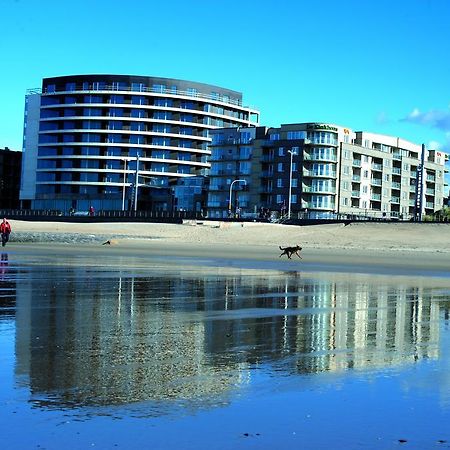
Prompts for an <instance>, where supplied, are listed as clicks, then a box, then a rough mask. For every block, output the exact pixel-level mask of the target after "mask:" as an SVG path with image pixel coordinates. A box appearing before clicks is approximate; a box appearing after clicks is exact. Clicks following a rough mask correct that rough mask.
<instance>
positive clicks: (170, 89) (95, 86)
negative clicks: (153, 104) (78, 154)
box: [45, 81, 241, 104]
mask: <svg viewBox="0 0 450 450" xmlns="http://www.w3.org/2000/svg"><path fill="white" fill-rule="evenodd" d="M80 90H82V91H132V92H160V93H166V94H180V95H188V96H192V97H198V96H199V95H202V96H203V95H206V96H207V97H208V98H211V99H212V100H217V101H221V102H224V103H230V102H232V103H237V104H240V102H241V99H240V98H230V96H229V95H227V94H222V93H219V92H215V91H211V92H209V93H206V94H203V93H201V92H199V91H198V89H196V88H191V87H188V88H186V90H180V89H179V88H178V86H177V85H170V86H169V85H165V84H152V85H148V86H147V85H145V84H144V83H127V82H125V81H113V82H109V83H108V82H106V81H91V82H89V81H84V82H82V83H74V82H70V83H66V84H65V85H64V86H57V85H56V84H54V83H51V84H48V85H47V86H46V89H45V92H46V93H56V92H58V91H66V92H71V91H80Z"/></svg>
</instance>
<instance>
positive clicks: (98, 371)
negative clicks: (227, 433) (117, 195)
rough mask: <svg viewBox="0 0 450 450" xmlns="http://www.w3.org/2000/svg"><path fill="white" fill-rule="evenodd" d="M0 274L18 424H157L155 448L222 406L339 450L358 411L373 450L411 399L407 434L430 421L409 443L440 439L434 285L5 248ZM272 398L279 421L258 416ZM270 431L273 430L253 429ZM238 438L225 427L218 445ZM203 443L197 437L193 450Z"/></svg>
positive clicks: (440, 355) (0, 316)
mask: <svg viewBox="0 0 450 450" xmlns="http://www.w3.org/2000/svg"><path fill="white" fill-rule="evenodd" d="M0 281H1V286H0V343H1V345H2V349H4V352H3V355H2V357H1V363H2V369H1V375H2V378H3V379H5V380H8V379H10V380H11V382H10V383H8V382H6V383H3V385H2V386H1V387H0V392H1V403H2V406H3V407H4V406H6V407H7V408H8V407H9V409H10V410H14V409H15V410H16V411H12V412H15V413H17V412H19V415H22V420H23V421H25V422H27V421H30V423H33V421H38V420H40V419H39V418H38V417H40V414H49V413H50V412H53V413H54V414H56V416H52V417H53V420H56V421H58V420H62V419H61V417H62V416H61V415H62V414H63V415H64V416H66V415H67V414H69V415H75V416H76V417H77V420H82V421H90V420H93V418H95V417H115V418H120V419H121V420H124V419H126V418H127V417H128V418H135V419H136V418H141V420H142V418H146V419H148V420H152V421H157V420H160V422H156V423H157V424H158V427H159V428H158V429H159V431H160V433H159V434H161V436H160V437H158V436H159V434H158V432H157V431H155V430H154V431H155V433H154V434H153V435H152V439H153V443H154V445H155V448H157V445H158V439H160V438H161V439H162V433H163V431H162V430H163V429H164V427H165V426H166V422H164V418H165V417H166V418H167V417H170V418H171V420H172V421H173V420H177V419H179V418H181V417H189V418H190V419H189V420H190V421H193V422H192V423H191V425H190V426H191V427H192V429H195V427H201V423H203V424H206V423H207V424H209V426H210V427H211V424H212V423H214V426H213V429H214V428H215V427H217V426H218V424H220V422H221V420H222V419H221V418H220V414H225V416H226V415H227V413H228V414H232V416H233V419H231V420H230V417H228V418H227V420H228V423H229V426H230V427H232V426H233V424H234V426H235V427H236V428H237V429H236V436H237V435H240V436H241V437H242V436H244V437H253V438H255V439H256V438H257V439H261V441H260V442H265V444H267V445H268V446H270V439H274V440H277V441H278V442H280V440H281V442H284V444H285V447H289V446H290V445H291V444H292V445H294V442H295V441H294V442H291V441H292V439H293V436H295V435H296V434H295V431H292V430H291V428H294V427H295V426H296V427H297V428H298V427H300V428H305V427H306V429H307V430H308V432H306V431H305V429H303V434H302V436H303V437H302V439H303V440H302V443H303V444H305V443H306V444H307V443H308V442H309V443H310V445H312V443H315V444H317V445H319V444H320V442H322V441H321V440H324V439H325V437H324V436H325V434H324V436H320V434H321V433H325V431H326V430H327V428H328V433H335V434H334V439H338V441H335V443H336V444H337V445H338V446H339V445H340V444H339V439H342V445H343V446H344V445H348V444H350V443H351V442H353V440H354V439H358V433H356V435H355V432H354V430H353V431H352V425H349V419H350V418H351V423H355V421H358V420H360V419H358V417H359V416H360V415H361V414H362V413H363V412H364V414H365V415H366V416H367V417H370V423H367V422H366V423H365V425H364V426H365V427H366V429H368V431H367V432H366V434H365V435H364V436H365V437H366V438H367V439H368V440H369V442H372V447H371V446H370V445H369V447H371V448H374V447H376V446H377V445H376V444H380V442H384V441H380V439H388V438H387V437H386V435H385V434H383V433H381V437H380V436H378V437H376V435H377V434H380V432H379V431H378V428H379V427H380V425H381V424H383V426H384V425H385V423H386V421H387V423H389V420H392V419H393V418H396V417H397V415H402V414H403V415H405V408H406V407H407V408H410V409H411V408H412V410H414V413H412V412H411V411H409V412H406V415H407V417H409V418H410V419H411V417H414V419H413V420H416V421H417V423H416V426H414V424H411V423H408V425H407V426H405V425H403V426H404V430H405V431H403V433H405V432H409V433H410V434H413V433H414V430H415V428H417V427H418V426H419V424H421V426H423V425H424V421H426V420H428V421H431V422H432V423H433V427H435V428H434V430H432V429H431V428H430V429H429V431H428V434H429V436H427V435H426V433H425V432H422V434H419V435H417V436H416V442H418V441H417V439H419V437H421V438H423V439H425V438H427V439H429V441H427V442H429V443H432V444H433V445H434V444H436V445H437V443H439V442H438V440H439V439H441V440H443V439H444V438H445V439H448V438H449V436H448V435H447V436H443V430H444V429H445V427H444V424H445V422H446V421H448V418H449V416H450V414H449V408H450V401H449V400H450V377H449V375H448V373H449V370H448V369H450V358H449V356H450V346H449V344H450V339H449V320H448V317H449V304H450V302H449V301H448V298H449V297H448V291H447V289H446V288H445V287H442V286H440V285H439V283H436V286H433V287H430V285H429V284H427V285H426V286H425V285H421V283H420V280H417V281H416V282H414V280H411V279H409V280H408V281H405V279H404V278H401V279H400V278H399V279H398V280H396V279H395V278H394V279H388V278H386V277H369V276H355V275H350V274H347V275H345V274H344V275H343V274H340V275H339V276H338V275H333V274H326V275H324V274H321V276H318V275H311V274H302V273H298V272H276V271H272V272H264V273H260V272H258V271H256V270H241V269H236V268H233V269H221V268H211V267H210V268H198V267H197V268H196V267H188V266H184V267H172V268H168V267H150V268H146V269H145V270H143V269H142V268H137V269H133V268H130V267H128V268H127V269H120V268H111V267H103V268H102V267H93V266H88V265H83V264H81V265H80V264H76V265H74V264H67V265H63V266H61V265H60V266H56V265H45V264H30V265H28V264H26V263H24V262H23V261H15V260H14V256H13V255H12V256H10V257H9V258H8V255H7V254H4V255H3V256H2V261H1V266H0ZM27 405H28V406H27ZM268 405H269V406H268ZM270 405H272V407H274V408H275V409H278V412H279V414H282V415H286V416H288V417H289V418H288V419H286V420H285V421H284V420H281V416H277V415H275V416H274V417H272V416H271V415H270V414H271V413H268V412H266V413H263V412H261V410H260V408H262V409H264V408H268V409H267V411H269V410H270ZM369 405H370V408H368V406H369ZM419 405H420V408H421V411H420V412H419V411H417V410H418V406H419ZM27 408H29V409H27ZM398 408H400V411H399V410H398ZM30 411H32V412H30ZM331 411H333V414H332V420H331V417H328V415H329V414H330V412H331ZM10 412H11V411H10ZM36 414H37V415H36ZM218 414H219V417H217V415H218ZM430 414H431V417H429V415H430ZM293 416H295V417H297V419H298V420H297V422H295V423H296V425H294V423H293V422H292V421H293ZM58 417H59V419H58ZM251 417H253V418H254V419H256V418H259V422H258V423H259V428H257V427H256V425H255V424H254V426H255V428H257V429H258V431H255V430H254V431H253V432H251V433H246V432H245V431H244V429H245V428H244V429H243V430H240V431H238V427H239V424H240V423H241V424H242V423H246V421H247V423H248V424H249V425H248V426H249V428H252V426H251V425H250V423H251V422H252V419H251ZM312 417H314V418H315V420H316V422H315V421H314V420H313V419H311V418H312ZM194 418H195V419H194ZM427 418H428V419H427ZM299 421H300V422H299ZM304 421H307V422H308V423H303V422H304ZM324 421H325V422H326V423H327V425H326V426H325V425H324V423H325V422H324ZM12 422H14V421H12ZM431 422H430V423H431ZM182 423H183V422H182V421H178V426H179V427H182ZM289 423H291V428H286V429H285V427H289ZM299 423H301V425H302V426H300V425H299ZM332 423H333V425H332ZM441 423H442V426H443V428H442V430H440V424H441ZM128 426H129V427H130V426H131V425H130V422H128ZM371 427H372V428H371ZM377 427H378V428H377ZM436 427H437V428H436ZM271 428H273V433H272V435H271V437H270V438H269V437H268V436H267V432H266V431H263V430H267V429H271ZM183 429H184V428H183ZM344 429H345V430H346V431H343V430H344ZM370 430H372V431H370ZM395 430H396V428H395V427H394V426H393V427H391V430H390V433H392V436H390V437H389V439H390V440H389V439H388V441H387V442H389V444H391V443H392V442H395V440H396V439H397V438H401V436H400V430H403V428H401V427H400V428H399V430H398V431H399V434H397V435H396V434H395ZM407 430H408V431H407ZM433 431H435V432H436V435H434V434H433ZM184 432H186V430H185V429H184ZM216 432H217V433H218V434H219V435H220V432H219V431H217V430H216ZM292 433H294V434H292ZM314 433H316V435H315V438H313V436H314ZM359 433H360V432H359ZM367 433H368V434H367ZM370 433H372V434H373V435H371V434H370ZM424 433H425V434H424ZM236 436H234V437H236ZM264 436H265V437H264ZM328 436H329V434H328ZM216 438H217V436H216ZM115 439H116V440H117V441H118V442H119V443H120V440H119V437H118V436H117V437H116V438H115ZM166 439H167V437H166ZM263 439H266V441H264V440H263ZM328 439H329V437H328ZM361 439H362V437H361ZM370 439H372V441H370ZM374 439H378V441H376V442H373V440H374ZM445 439H444V440H445ZM412 441H413V442H414V439H412ZM56 442H58V441H57V440H56ZM103 442H104V443H105V441H103ZM240 442H241V441H236V442H235V443H234V444H233V445H231V444H230V442H229V441H227V439H226V438H224V439H223V440H222V441H220V439H219V441H218V442H216V444H217V445H216V446H217V448H233V447H236V446H239V445H238V444H239V443H240ZM22 443H24V442H22ZM220 443H222V445H220ZM296 443H297V444H298V442H296ZM384 443H386V442H384ZM228 444H230V446H228ZM440 444H444V443H443V442H440ZM47 445H50V447H49V448H52V447H51V444H49V443H47ZM55 445H56V444H55ZM174 445H180V442H177V443H175V442H174ZM323 445H330V444H329V443H328V444H327V441H326V440H324V441H323ZM355 445H356V444H355ZM82 447H83V443H82V441H81V444H80V448H82ZM184 447H186V448H187V446H186V445H185V446H184ZM200 447H201V445H200V442H199V440H198V439H197V445H196V446H194V447H193V448H200ZM11 448H13V447H11ZM55 448H56V447H55ZM105 448H108V445H105ZM128 448H129V447H128ZM205 448H206V445H205ZM267 448H269V447H267ZM315 448H318V447H315ZM380 448H381V447H380ZM384 448H385V447H384ZM419 448H420V447H419Z"/></svg>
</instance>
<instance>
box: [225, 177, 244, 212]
mask: <svg viewBox="0 0 450 450" xmlns="http://www.w3.org/2000/svg"><path fill="white" fill-rule="evenodd" d="M238 182H240V183H244V184H247V181H246V180H233V181H232V182H231V184H230V198H229V201H228V213H229V214H231V190H232V189H233V184H234V183H238Z"/></svg>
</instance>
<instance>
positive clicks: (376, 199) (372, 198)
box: [370, 194, 381, 202]
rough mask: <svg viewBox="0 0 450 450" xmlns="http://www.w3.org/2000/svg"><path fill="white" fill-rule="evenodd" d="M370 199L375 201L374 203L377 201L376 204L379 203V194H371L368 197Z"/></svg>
mask: <svg viewBox="0 0 450 450" xmlns="http://www.w3.org/2000/svg"><path fill="white" fill-rule="evenodd" d="M370 199H371V200H375V201H377V202H381V194H372V195H371V196H370Z"/></svg>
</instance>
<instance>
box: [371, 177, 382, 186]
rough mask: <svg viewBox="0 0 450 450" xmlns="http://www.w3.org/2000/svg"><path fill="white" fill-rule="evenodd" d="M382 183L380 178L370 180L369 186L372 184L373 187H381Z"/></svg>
mask: <svg viewBox="0 0 450 450" xmlns="http://www.w3.org/2000/svg"><path fill="white" fill-rule="evenodd" d="M382 183H383V180H382V179H381V178H372V179H371V180H370V184H373V185H374V186H381V185H382Z"/></svg>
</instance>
